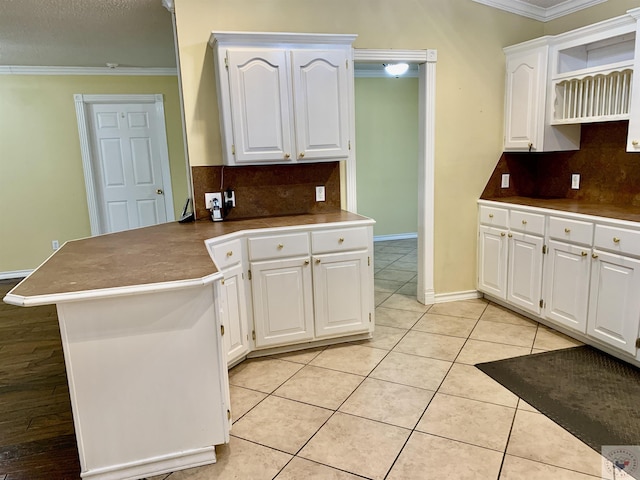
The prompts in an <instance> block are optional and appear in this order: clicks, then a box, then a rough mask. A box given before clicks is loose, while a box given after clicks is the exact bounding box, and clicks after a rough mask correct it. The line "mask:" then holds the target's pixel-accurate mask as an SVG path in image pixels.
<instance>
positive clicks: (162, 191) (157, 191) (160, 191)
mask: <svg viewBox="0 0 640 480" xmlns="http://www.w3.org/2000/svg"><path fill="white" fill-rule="evenodd" d="M156 193H157V194H158V195H162V194H163V193H164V190H162V189H161V188H159V189H157V190H156Z"/></svg>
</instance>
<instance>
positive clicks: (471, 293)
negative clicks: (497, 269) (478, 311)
mask: <svg viewBox="0 0 640 480" xmlns="http://www.w3.org/2000/svg"><path fill="white" fill-rule="evenodd" d="M476 298H482V293H480V292H479V291H477V290H467V291H464V292H450V293H439V294H437V295H434V296H433V302H432V303H447V302H457V301H460V300H474V299H476Z"/></svg>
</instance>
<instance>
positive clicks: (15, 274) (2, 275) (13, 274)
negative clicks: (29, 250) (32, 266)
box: [0, 270, 33, 280]
mask: <svg viewBox="0 0 640 480" xmlns="http://www.w3.org/2000/svg"><path fill="white" fill-rule="evenodd" d="M31 272H33V270H14V271H9V272H0V280H9V279H12V278H24V277H26V276H27V275H29V274H30V273H31Z"/></svg>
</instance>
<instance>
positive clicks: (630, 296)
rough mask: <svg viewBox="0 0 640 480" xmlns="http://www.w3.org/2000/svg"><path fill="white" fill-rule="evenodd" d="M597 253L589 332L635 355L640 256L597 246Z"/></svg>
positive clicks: (592, 277)
mask: <svg viewBox="0 0 640 480" xmlns="http://www.w3.org/2000/svg"><path fill="white" fill-rule="evenodd" d="M594 257H595V258H594V259H595V261H594V262H593V266H592V268H591V292H590V299H589V317H588V322H587V332H588V334H589V335H591V336H593V337H595V338H597V339H599V340H601V341H603V342H605V343H607V344H608V345H611V346H613V347H615V348H618V349H620V350H622V351H624V352H627V353H630V354H631V355H634V356H635V355H636V352H637V348H636V339H637V338H638V326H639V324H640V260H636V259H632V258H629V257H623V256H621V255H616V254H612V253H605V252H601V251H597V250H596V251H595V253H594Z"/></svg>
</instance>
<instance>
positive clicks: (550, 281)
mask: <svg viewBox="0 0 640 480" xmlns="http://www.w3.org/2000/svg"><path fill="white" fill-rule="evenodd" d="M590 250H591V249H590V248H586V247H579V246H576V245H569V244H566V243H562V242H556V241H555V240H550V241H549V250H548V252H547V253H548V256H547V259H546V266H545V286H546V287H545V295H544V299H545V302H546V308H545V310H546V317H547V318H548V319H550V320H553V321H554V322H556V323H559V324H561V325H564V326H566V327H569V328H572V329H574V330H576V331H579V332H580V333H586V332H587V306H588V304H589V273H590V271H591V258H590V255H589V251H590Z"/></svg>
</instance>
